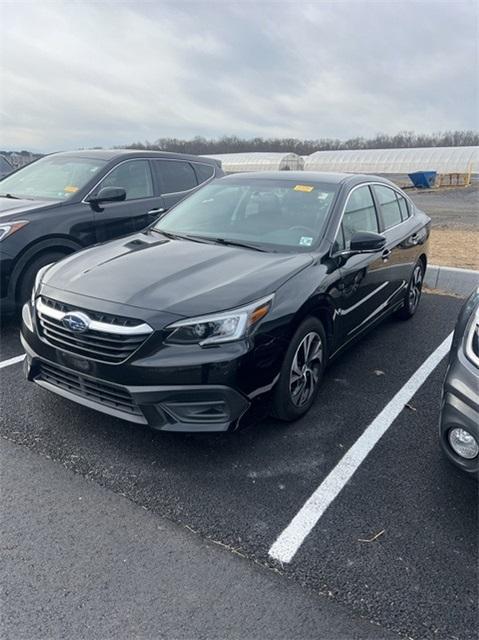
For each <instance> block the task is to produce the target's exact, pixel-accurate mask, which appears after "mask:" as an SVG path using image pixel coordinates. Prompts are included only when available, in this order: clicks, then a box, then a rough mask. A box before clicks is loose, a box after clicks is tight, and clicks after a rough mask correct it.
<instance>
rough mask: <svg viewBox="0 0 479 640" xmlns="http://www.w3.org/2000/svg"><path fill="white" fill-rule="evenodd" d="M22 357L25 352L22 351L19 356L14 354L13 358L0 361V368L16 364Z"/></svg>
mask: <svg viewBox="0 0 479 640" xmlns="http://www.w3.org/2000/svg"><path fill="white" fill-rule="evenodd" d="M24 358H25V354H24V353H22V355H21V356H15V357H14V358H9V359H8V360H3V362H0V369H3V368H4V367H9V366H10V365H12V364H17V363H18V362H22V360H23V359H24Z"/></svg>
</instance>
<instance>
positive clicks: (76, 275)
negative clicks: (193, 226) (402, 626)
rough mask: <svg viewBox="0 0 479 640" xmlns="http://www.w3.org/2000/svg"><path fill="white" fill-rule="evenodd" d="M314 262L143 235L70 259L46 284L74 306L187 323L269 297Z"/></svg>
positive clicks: (53, 270) (301, 257)
mask: <svg viewBox="0 0 479 640" xmlns="http://www.w3.org/2000/svg"><path fill="white" fill-rule="evenodd" d="M312 261H313V258H312V257H311V256H310V255H309V254H277V253H262V252H257V251H253V250H250V249H242V248H236V247H227V246H221V245H215V244H210V243H199V242H193V241H189V240H170V239H163V238H162V237H161V236H158V234H153V233H141V234H137V235H135V236H130V237H128V238H126V239H125V238H123V239H122V240H116V241H113V242H109V243H107V244H103V245H97V246H96V247H92V248H90V249H86V250H84V251H81V252H80V253H77V254H74V255H72V256H69V257H67V258H66V259H64V260H62V261H61V262H60V263H59V264H58V265H55V266H54V267H52V268H51V269H50V270H49V271H48V272H47V273H46V275H45V279H44V284H45V285H47V288H48V289H49V290H50V289H51V288H52V287H54V288H55V289H60V290H63V291H68V292H70V293H72V294H74V297H75V299H76V300H78V297H77V296H78V295H80V296H86V297H89V298H97V299H99V300H102V301H108V302H113V303H119V304H121V305H131V306H133V307H139V308H142V309H150V310H155V311H163V312H168V313H172V314H176V315H179V316H184V317H188V316H196V315H203V314H206V313H212V312H214V311H221V310H223V309H231V308H234V307H238V306H241V305H243V304H246V303H248V302H251V301H253V300H255V299H257V298H260V297H262V296H265V295H268V294H270V293H272V292H274V291H275V290H276V289H277V288H278V287H279V286H281V285H282V284H283V283H284V282H286V280H288V279H289V278H290V277H292V276H293V275H294V274H296V273H298V271H300V270H302V269H304V268H305V267H306V266H307V265H308V264H311V262H312ZM58 293H59V292H58ZM58 297H59V299H60V300H61V299H62V296H61V294H60V293H59V296H58ZM91 304H92V303H91V301H90V302H89V303H88V306H89V307H91ZM85 306H87V304H85Z"/></svg>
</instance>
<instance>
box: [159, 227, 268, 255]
mask: <svg viewBox="0 0 479 640" xmlns="http://www.w3.org/2000/svg"><path fill="white" fill-rule="evenodd" d="M151 231H156V233H161V234H163V235H164V236H166V237H167V238H172V239H176V238H180V239H181V240H192V241H193V242H205V243H210V244H222V245H224V246H225V247H227V246H232V247H244V248H245V249H253V250H254V251H262V252H268V249H263V247H259V246H258V245H257V244H250V243H249V242H237V241H236V240H227V239H226V238H215V237H209V236H197V235H189V234H187V233H173V232H171V231H163V230H162V229H157V228H156V227H152V228H151Z"/></svg>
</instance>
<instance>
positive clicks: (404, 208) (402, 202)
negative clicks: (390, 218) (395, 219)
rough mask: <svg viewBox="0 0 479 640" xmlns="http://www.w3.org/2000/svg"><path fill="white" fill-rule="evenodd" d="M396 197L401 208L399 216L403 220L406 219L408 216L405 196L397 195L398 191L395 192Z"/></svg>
mask: <svg viewBox="0 0 479 640" xmlns="http://www.w3.org/2000/svg"><path fill="white" fill-rule="evenodd" d="M396 198H397V199H398V202H399V208H400V209H401V218H402V219H403V220H406V219H407V218H409V207H408V206H407V201H406V198H404V197H403V196H401V195H399V193H397V192H396Z"/></svg>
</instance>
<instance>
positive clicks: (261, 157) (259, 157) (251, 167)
mask: <svg viewBox="0 0 479 640" xmlns="http://www.w3.org/2000/svg"><path fill="white" fill-rule="evenodd" d="M206 157H207V158H214V159H215V160H221V166H222V167H223V171H225V172H226V173H240V172H243V171H301V170H302V169H303V166H304V160H303V159H302V158H301V156H298V155H297V154H296V153H273V152H268V153H266V152H261V151H257V152H251V153H223V154H219V155H210V156H206Z"/></svg>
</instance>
